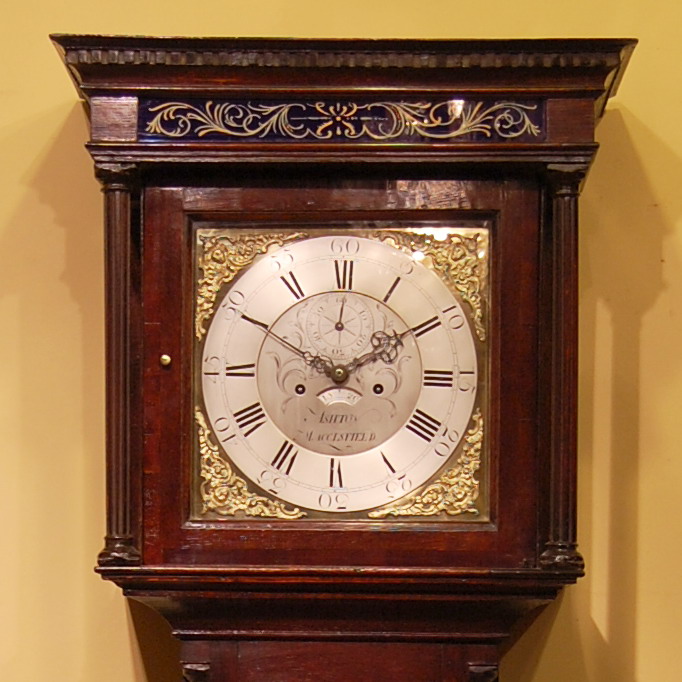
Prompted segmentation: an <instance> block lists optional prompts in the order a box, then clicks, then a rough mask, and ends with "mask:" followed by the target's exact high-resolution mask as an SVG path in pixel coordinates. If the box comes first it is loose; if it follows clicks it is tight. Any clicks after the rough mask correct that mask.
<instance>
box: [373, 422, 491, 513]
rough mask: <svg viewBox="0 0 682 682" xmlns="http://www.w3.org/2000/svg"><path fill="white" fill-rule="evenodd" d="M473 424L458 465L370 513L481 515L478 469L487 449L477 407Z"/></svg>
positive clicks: (465, 439) (466, 437) (465, 440)
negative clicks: (414, 492)
mask: <svg viewBox="0 0 682 682" xmlns="http://www.w3.org/2000/svg"><path fill="white" fill-rule="evenodd" d="M472 422H473V426H472V427H471V428H470V429H469V431H468V432H467V434H466V436H465V438H464V445H463V448H462V453H461V455H460V456H459V458H458V459H457V462H456V463H455V466H454V467H451V468H450V469H448V470H447V471H445V473H443V474H442V475H441V476H440V477H439V478H438V479H437V480H436V481H434V482H433V483H431V484H429V485H427V486H426V487H425V488H424V489H423V490H422V491H421V492H420V493H419V494H417V495H412V496H410V497H409V498H408V499H407V500H406V501H402V502H398V503H397V504H394V505H390V506H388V507H383V508H382V509H377V510H376V511H372V512H369V513H368V516H369V517H370V518H372V519H383V518H386V517H387V516H436V515H439V514H445V515H447V516H456V515H459V514H478V513H479V510H478V508H477V506H476V500H477V499H478V495H479V481H478V479H477V478H476V472H477V471H478V470H479V469H480V467H481V452H482V448H483V417H482V415H481V411H480V410H477V411H476V412H475V414H474V415H473V417H472Z"/></svg>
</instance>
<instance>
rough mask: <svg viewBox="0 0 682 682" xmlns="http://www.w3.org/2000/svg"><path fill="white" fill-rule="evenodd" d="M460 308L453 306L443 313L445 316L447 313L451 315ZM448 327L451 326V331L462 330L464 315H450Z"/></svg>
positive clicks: (457, 313)
mask: <svg viewBox="0 0 682 682" xmlns="http://www.w3.org/2000/svg"><path fill="white" fill-rule="evenodd" d="M457 309H458V306H456V305H451V306H450V307H449V308H446V309H445V310H444V311H443V315H445V314H446V313H449V312H451V311H453V310H457ZM448 325H449V326H450V329H454V330H457V329H461V328H462V327H463V326H464V315H463V314H462V313H459V312H456V313H454V314H453V315H450V316H449V317H448Z"/></svg>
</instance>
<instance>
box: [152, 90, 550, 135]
mask: <svg viewBox="0 0 682 682" xmlns="http://www.w3.org/2000/svg"><path fill="white" fill-rule="evenodd" d="M538 106H539V105H538V104H527V103H520V102H467V101H466V100H463V99H448V100H444V101H441V102H370V103H366V104H359V103H355V102H320V101H318V102H281V103H266V102H260V103H253V102H238V101H233V102H214V101H211V100H209V101H206V102H197V103H193V102H162V103H161V104H153V103H152V104H150V105H149V106H148V108H147V111H148V113H149V114H152V115H153V116H152V117H151V119H149V120H148V121H147V122H146V125H144V131H143V132H144V134H147V135H157V136H161V137H168V138H176V139H177V138H183V137H196V138H202V137H205V136H206V135H211V134H214V135H221V136H224V137H228V138H232V139H233V140H248V139H261V140H264V139H279V140H291V141H296V140H298V141H300V140H313V141H316V142H317V141H343V140H362V141H366V142H390V141H392V140H399V139H404V138H415V137H416V138H422V139H424V140H434V141H439V140H440V141H449V140H450V141H451V140H456V139H457V138H461V137H463V136H466V135H474V134H478V135H482V136H483V137H484V138H492V137H497V138H498V139H501V140H510V139H516V138H519V137H521V136H523V135H527V136H530V137H537V136H539V135H540V132H541V130H540V126H539V125H538V123H536V122H534V121H533V120H532V119H531V116H530V114H532V113H533V112H537V110H538Z"/></svg>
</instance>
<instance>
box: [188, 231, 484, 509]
mask: <svg viewBox="0 0 682 682" xmlns="http://www.w3.org/2000/svg"><path fill="white" fill-rule="evenodd" d="M344 227H345V229H344ZM353 228H354V229H350V227H349V226H344V225H341V226H338V227H337V228H336V229H329V228H327V229H321V228H314V227H313V228H310V227H307V228H306V227H305V226H303V227H302V229H300V230H291V229H289V230H287V229H286V228H282V227H281V226H278V227H277V228H273V227H271V228H269V229H262V228H261V229H259V228H258V227H252V228H250V229H249V228H246V229H239V228H238V227H237V228H229V227H227V228H204V229H202V228H199V229H197V230H196V239H195V253H196V256H195V262H196V264H197V268H196V273H197V276H196V280H197V283H198V287H197V304H196V320H197V322H196V337H197V344H196V346H197V348H196V357H195V368H196V370H195V376H196V380H195V386H194V392H195V396H196V397H197V399H198V400H197V403H198V406H197V409H196V421H197V428H198V440H197V443H198V448H197V454H196V459H197V460H198V462H196V463H195V469H197V468H198V471H199V475H198V476H196V475H195V478H194V481H195V483H194V486H193V495H194V498H195V499H194V503H193V505H192V508H193V510H194V513H193V519H194V520H200V519H201V518H220V517H221V516H222V517H236V518H243V517H244V516H254V517H260V518H280V519H304V518H327V519H334V518H357V519H362V518H365V519H368V518H369V519H386V518H389V517H400V518H402V519H420V518H421V519H424V518H431V519H438V520H442V519H444V518H448V517H453V516H458V515H461V516H462V517H464V518H467V517H468V519H471V518H473V519H475V520H478V521H485V520H487V518H488V515H487V510H486V508H485V500H486V498H487V496H486V495H485V490H486V488H487V486H486V485H485V482H486V479H485V475H484V485H483V489H484V494H483V495H481V486H480V477H481V472H480V471H479V469H480V468H481V464H482V457H484V452H485V448H484V447H483V442H484V439H483V423H484V413H485V411H486V406H485V395H486V390H485V384H486V382H485V380H484V377H485V375H486V371H485V368H486V364H487V354H486V349H487V345H486V341H485V339H486V327H487V313H488V305H487V299H486V297H487V290H488V285H487V274H488V273H487V270H488V237H489V233H488V229H487V227H485V226H483V227H480V228H473V227H464V226H461V225H460V226H459V227H457V228H448V227H443V226H442V225H440V224H439V225H438V226H431V227H414V226H403V227H393V228H391V227H387V226H385V225H384V226H379V227H375V228H374V229H368V227H365V228H364V229H363V226H362V224H359V225H358V224H356V225H353ZM244 245H248V246H247V249H252V251H253V252H254V253H255V255H254V257H253V260H252V261H251V262H247V263H243V264H240V265H242V267H240V268H239V269H238V270H237V268H235V267H233V263H231V259H233V256H232V255H233V254H235V253H239V252H240V251H243V250H244ZM231 256H232V258H231ZM244 260H246V261H248V260H249V259H244ZM235 270H237V271H236V272H235ZM226 280H229V281H227V282H226ZM218 282H223V286H222V287H221V290H220V291H219V293H218V294H217V295H216V294H215V290H216V284H217V283H218ZM479 356H480V360H479ZM233 469H234V471H233ZM237 471H238V472H239V475H237ZM484 471H485V468H484ZM468 519H467V520H468Z"/></svg>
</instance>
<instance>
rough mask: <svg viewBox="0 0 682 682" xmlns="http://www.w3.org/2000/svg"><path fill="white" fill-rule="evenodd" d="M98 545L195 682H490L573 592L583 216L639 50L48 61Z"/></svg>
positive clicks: (251, 53)
mask: <svg viewBox="0 0 682 682" xmlns="http://www.w3.org/2000/svg"><path fill="white" fill-rule="evenodd" d="M53 40H54V42H55V43H56V44H57V46H58V49H59V50H60V52H61V54H62V56H63V58H64V61H65V63H66V65H67V67H68V69H69V71H70V73H71V76H72V77H73V79H74V80H75V83H76V85H77V87H78V90H79V92H80V93H81V96H82V97H83V99H84V101H85V103H86V107H87V111H88V115H89V120H90V125H91V140H90V142H89V143H88V149H89V151H90V153H91V154H92V157H93V159H94V161H95V170H96V174H97V177H98V178H99V179H100V181H101V182H102V185H103V188H104V195H105V207H106V292H107V302H106V311H107V336H106V338H107V349H106V368H107V452H106V456H107V472H108V478H107V511H108V515H107V519H108V521H107V524H108V525H107V534H106V541H105V546H104V549H103V550H102V552H101V554H100V555H99V559H98V571H99V572H100V573H101V575H102V576H103V577H104V578H106V579H108V580H112V581H114V582H115V583H117V584H118V585H120V586H121V587H122V588H123V590H124V592H125V594H126V595H127V596H129V597H132V598H134V599H138V600H140V601H142V602H144V603H146V604H148V605H150V606H151V607H152V608H154V609H156V610H158V611H159V612H160V613H161V614H163V615H164V616H165V618H167V619H168V621H169V622H170V624H171V626H172V628H173V632H174V634H175V635H176V636H177V637H178V638H179V639H180V641H181V643H182V671H183V673H182V674H183V675H184V679H185V680H188V681H191V682H199V681H203V682H208V681H210V682H227V681H228V680H229V681H232V680H238V681H239V682H261V681H263V680H268V681H270V682H273V681H275V682H304V681H305V680H315V681H316V682H354V681H360V680H363V681H364V680H372V682H384V681H389V680H390V681H395V680H409V681H410V682H435V681H436V680H443V681H446V680H447V681H449V682H483V681H493V680H497V679H498V664H499V659H500V656H501V655H502V653H503V651H504V650H505V648H506V647H508V646H509V644H510V642H511V641H512V633H516V632H518V631H519V630H520V629H522V625H521V624H522V623H527V622H528V616H529V614H532V613H534V612H537V611H538V610H539V609H540V608H542V607H543V606H545V605H546V604H547V603H549V602H550V601H551V600H552V599H553V598H554V597H555V596H556V595H557V593H558V592H559V590H560V589H561V588H562V587H563V586H564V585H567V584H570V583H573V582H574V581H575V580H576V579H577V578H579V577H580V576H581V575H582V573H583V560H582V558H581V555H580V553H579V551H578V548H577V544H576V528H575V516H576V514H575V504H576V485H575V481H576V438H575V430H576V429H575V427H576V373H577V356H576V352H577V202H578V195H579V192H580V187H581V183H582V182H583V180H584V178H585V175H586V173H587V171H588V168H589V165H590V163H591V161H592V158H593V156H594V154H595V152H596V144H595V142H594V127H595V124H596V122H597V121H598V119H599V118H600V116H601V115H602V113H603V111H604V108H605V106H606V102H607V100H608V98H609V97H610V96H612V95H613V94H614V93H615V92H616V89H617V87H618V84H619V82H620V79H621V77H622V73H623V70H624V68H625V65H626V63H627V60H628V58H629V55H630V53H631V52H632V50H633V48H634V41H632V40H615V39H608V40H509V41H397V40H396V41H383V40H382V41H357V40H353V41H351V40H349V41H342V40H316V41H313V40H275V39H185V38H182V39H180V38H137V37H136V38H133V37H101V36H65V35H59V36H54V37H53Z"/></svg>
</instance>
